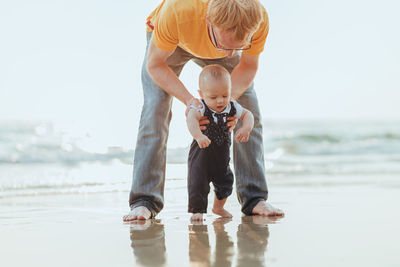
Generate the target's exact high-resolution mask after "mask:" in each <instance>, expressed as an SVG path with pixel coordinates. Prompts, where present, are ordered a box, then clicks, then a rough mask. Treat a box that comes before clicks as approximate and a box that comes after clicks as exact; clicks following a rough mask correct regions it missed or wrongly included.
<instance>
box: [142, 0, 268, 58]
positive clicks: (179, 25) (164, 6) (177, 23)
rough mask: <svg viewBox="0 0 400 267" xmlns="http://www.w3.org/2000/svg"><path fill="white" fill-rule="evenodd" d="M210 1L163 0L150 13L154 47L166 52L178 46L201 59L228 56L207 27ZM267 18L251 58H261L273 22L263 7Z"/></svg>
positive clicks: (262, 24) (254, 44) (264, 16)
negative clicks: (213, 41) (214, 42)
mask: <svg viewBox="0 0 400 267" xmlns="http://www.w3.org/2000/svg"><path fill="white" fill-rule="evenodd" d="M207 6H208V0H163V2H162V3H161V4H160V5H159V6H158V7H157V8H156V9H155V10H154V11H153V12H152V13H151V14H150V16H149V17H148V18H147V21H148V22H150V23H151V24H152V25H153V26H154V30H153V29H151V28H150V27H148V28H147V31H148V32H151V31H153V35H152V39H153V42H154V44H155V45H156V46H157V47H158V48H160V49H162V50H164V51H173V50H175V48H176V47H177V46H179V47H181V48H182V49H184V50H185V51H187V52H189V53H191V54H192V55H194V56H196V57H199V58H222V57H226V54H225V53H224V52H222V51H219V50H218V49H217V48H215V47H214V45H213V43H212V42H211V40H210V38H209V35H208V29H207V24H206V13H207ZM262 14H263V19H262V22H261V24H260V26H259V28H258V30H257V31H256V32H255V33H254V35H253V40H252V45H251V48H250V49H249V50H245V51H243V53H246V54H248V55H252V56H255V55H259V54H260V53H261V52H262V51H263V50H264V45H265V41H266V39H267V35H268V30H269V22H268V14H267V12H266V11H265V9H264V8H263V10H262Z"/></svg>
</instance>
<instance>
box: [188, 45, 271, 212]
mask: <svg viewBox="0 0 400 267" xmlns="http://www.w3.org/2000/svg"><path fill="white" fill-rule="evenodd" d="M193 61H194V62H195V63H197V64H198V65H199V66H201V67H204V66H207V65H210V64H219V65H222V66H223V67H225V68H226V69H227V70H228V71H229V72H232V70H233V69H234V68H235V66H236V65H237V64H238V63H239V61H240V54H239V53H237V54H235V55H234V56H233V57H230V58H229V57H225V58H220V59H200V58H194V59H193ZM237 101H238V102H239V104H241V105H242V106H243V107H245V108H247V109H248V110H250V111H251V112H252V113H253V115H254V128H253V130H252V131H251V133H250V138H249V141H248V142H247V143H239V144H237V143H236V142H234V144H233V162H234V165H235V177H236V191H237V196H238V200H239V202H240V204H241V205H242V212H243V213H245V214H246V215H251V212H252V210H253V208H254V206H255V205H256V204H257V203H258V202H259V201H260V200H266V199H267V197H268V188H267V182H266V178H265V167H264V146H263V136H262V125H261V121H262V120H261V114H260V109H259V106H258V100H257V95H256V92H255V90H254V83H252V84H251V85H250V87H249V88H247V90H246V91H245V92H244V93H243V95H242V96H241V97H240V98H239V99H238V100H237ZM240 126H241V122H240V121H238V125H237V126H236V128H235V129H239V128H240ZM234 132H236V131H234Z"/></svg>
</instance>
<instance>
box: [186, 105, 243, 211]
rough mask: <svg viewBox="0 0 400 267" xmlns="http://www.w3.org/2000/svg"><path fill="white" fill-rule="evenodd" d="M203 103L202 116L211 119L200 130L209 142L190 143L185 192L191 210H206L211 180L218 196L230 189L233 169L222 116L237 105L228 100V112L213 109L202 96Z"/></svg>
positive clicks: (228, 140) (229, 115)
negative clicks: (207, 143) (204, 144)
mask: <svg viewBox="0 0 400 267" xmlns="http://www.w3.org/2000/svg"><path fill="white" fill-rule="evenodd" d="M202 102H203V105H204V107H205V111H204V116H206V117H207V119H208V120H209V121H210V124H208V125H207V129H206V130H204V131H203V134H204V135H206V136H207V137H208V138H209V139H210V140H211V144H210V145H209V146H208V147H206V148H203V149H201V148H200V147H199V145H198V144H197V142H196V140H193V142H192V145H191V146H190V152H189V160H188V167H189V169H188V192H189V208H188V211H189V212H190V213H207V204H208V203H207V196H208V193H209V192H210V182H212V183H213V185H214V189H215V190H214V191H215V195H216V196H217V198H218V199H219V200H221V199H224V198H226V197H228V196H229V195H230V194H231V193H232V185H233V173H232V171H231V169H230V167H229V161H230V156H229V148H230V145H231V134H230V133H229V128H228V127H227V126H226V125H225V122H224V117H233V116H235V114H236V108H235V106H234V104H233V103H232V102H231V103H230V105H231V110H230V112H229V113H214V112H213V111H211V110H210V109H209V108H208V107H207V105H206V104H205V103H204V101H203V100H202ZM213 113H214V114H215V116H216V117H217V119H218V121H217V122H215V121H214V117H213Z"/></svg>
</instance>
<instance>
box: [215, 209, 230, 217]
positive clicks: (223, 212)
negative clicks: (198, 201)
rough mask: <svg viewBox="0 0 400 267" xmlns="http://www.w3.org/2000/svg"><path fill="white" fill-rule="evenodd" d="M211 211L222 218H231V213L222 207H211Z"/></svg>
mask: <svg viewBox="0 0 400 267" xmlns="http://www.w3.org/2000/svg"><path fill="white" fill-rule="evenodd" d="M212 212H213V213H214V214H217V215H219V216H221V217H223V218H232V214H230V213H229V212H228V211H227V210H226V209H224V208H220V209H216V208H213V209H212Z"/></svg>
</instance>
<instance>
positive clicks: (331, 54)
mask: <svg viewBox="0 0 400 267" xmlns="http://www.w3.org/2000/svg"><path fill="white" fill-rule="evenodd" d="M160 2H161V0H157V1H156V0H147V1H122V0H116V1H100V0H96V1H95V0H80V1H77V0H69V1H57V0H51V1H50V0H48V1H45V0H36V1H27V0H15V1H5V0H0V121H10V120H11V121H14V120H23V121H38V120H39V121H50V122H52V123H54V124H56V125H60V127H61V128H63V129H64V130H66V131H70V132H71V133H72V134H74V135H85V134H86V135H88V134H89V135H90V136H91V140H92V143H93V146H96V144H100V143H101V144H104V146H114V145H115V146H124V147H134V144H135V142H136V135H137V129H138V126H139V118H140V111H141V106H142V103H143V97H142V87H141V81H140V69H141V64H142V62H143V58H144V51H145V24H144V23H145V19H146V17H147V15H148V14H149V13H150V12H151V11H152V10H153V9H154V8H155V7H156V6H157V4H158V3H160ZM261 2H262V3H263V5H264V6H265V8H266V9H267V11H268V13H269V17H270V33H269V36H268V40H267V44H266V47H265V51H264V52H263V53H262V54H261V56H260V68H259V70H258V74H257V77H256V79H255V88H256V92H257V95H258V99H259V102H260V106H261V112H262V114H263V118H264V119H266V120H277V121H279V120H304V121H307V120H323V121H326V120H338V119H339V120H375V121H376V120H400V105H399V104H398V102H399V99H400V79H399V77H400V50H399V49H398V48H399V47H400V35H399V34H398V28H399V26H400V18H399V16H398V15H397V11H398V10H399V8H400V2H398V1H395V0H381V1H369V0H363V1H361V0H337V1H326V0H301V1H299V0H296V1H295V0H279V1H270V0H262V1H261ZM199 72H200V68H199V67H197V66H196V65H194V64H193V63H189V64H188V65H187V66H186V67H185V68H184V70H183V73H182V75H181V79H182V81H183V83H184V84H185V85H186V87H187V88H188V90H190V91H191V92H192V93H193V94H194V95H196V94H197V93H196V91H197V80H198V74H199ZM184 110H185V108H184V106H183V104H182V103H180V102H179V101H177V100H176V101H174V104H173V120H172V122H171V131H170V139H169V146H187V144H188V143H189V142H190V139H191V138H190V136H189V133H188V132H187V131H185V130H183V129H186V125H185V120H184Z"/></svg>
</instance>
